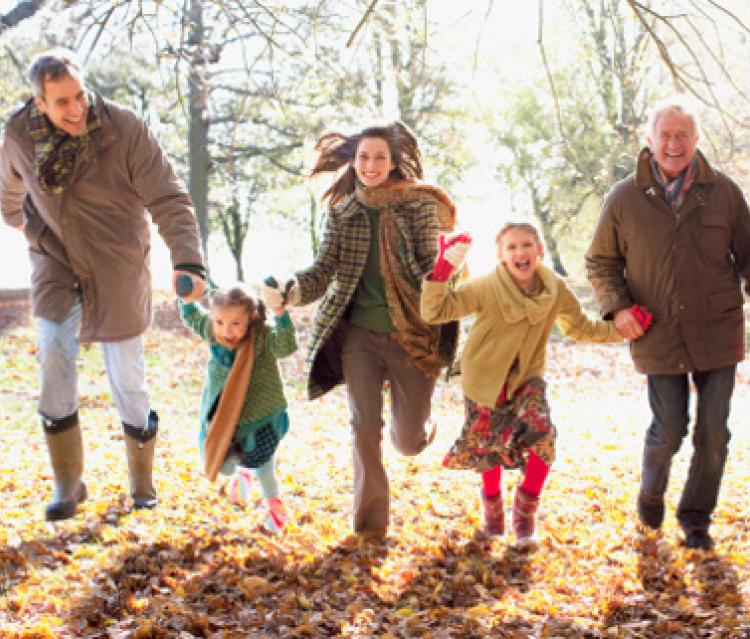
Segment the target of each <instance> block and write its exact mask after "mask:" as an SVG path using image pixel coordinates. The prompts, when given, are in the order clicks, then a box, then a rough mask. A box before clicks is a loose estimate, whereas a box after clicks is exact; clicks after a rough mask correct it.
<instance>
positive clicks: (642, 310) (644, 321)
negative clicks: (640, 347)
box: [630, 304, 654, 333]
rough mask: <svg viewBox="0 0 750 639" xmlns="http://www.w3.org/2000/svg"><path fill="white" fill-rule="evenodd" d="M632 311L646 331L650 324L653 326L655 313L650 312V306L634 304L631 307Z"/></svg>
mask: <svg viewBox="0 0 750 639" xmlns="http://www.w3.org/2000/svg"><path fill="white" fill-rule="evenodd" d="M630 312H631V313H633V315H634V316H635V319H637V320H638V323H639V324H640V325H641V328H642V329H643V332H644V333H645V332H646V331H647V330H648V328H649V326H651V322H652V321H653V319H654V314H653V313H649V311H648V306H639V305H638V304H633V306H631V307H630Z"/></svg>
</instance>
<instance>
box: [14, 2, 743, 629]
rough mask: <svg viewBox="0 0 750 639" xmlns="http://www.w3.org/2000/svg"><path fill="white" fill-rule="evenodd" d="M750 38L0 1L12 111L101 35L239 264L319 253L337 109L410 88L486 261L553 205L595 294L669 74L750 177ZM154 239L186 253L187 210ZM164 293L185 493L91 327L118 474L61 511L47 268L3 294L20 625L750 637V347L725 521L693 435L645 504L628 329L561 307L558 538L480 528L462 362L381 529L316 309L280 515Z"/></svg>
mask: <svg viewBox="0 0 750 639" xmlns="http://www.w3.org/2000/svg"><path fill="white" fill-rule="evenodd" d="M749 38H750V4H749V3H747V2H744V1H736V2H730V1H722V2H719V1H713V0H702V1H698V0H684V1H676V0H675V1H667V0H664V1H651V2H647V1H643V2H636V1H635V0H627V1H621V0H546V1H544V0H539V2H537V3H531V2H529V3H519V2H499V1H498V0H494V1H492V0H489V1H485V2H482V1H476V2H470V3H455V2H448V1H447V0H445V1H443V0H426V1H424V0H403V1H400V2H395V1H393V0H368V1H367V2H361V1H357V0H349V1H347V2H343V1H340V0H339V1H327V0H317V1H316V2H305V1H298V2H254V1H239V0H237V1H234V0H224V1H220V0H212V1H209V0H185V1H184V2H177V1H176V0H172V1H150V0H140V1H136V0H106V1H94V0H67V1H60V0H48V1H44V0H29V1H25V2H11V1H8V0H0V69H1V72H0V111H2V112H4V113H9V112H10V110H12V109H13V108H15V107H16V106H18V105H19V104H21V103H22V101H23V100H25V99H27V98H28V89H27V87H26V84H25V82H24V80H23V72H24V69H25V68H26V65H27V63H28V60H29V59H30V58H31V56H32V55H33V54H34V53H35V52H37V51H39V50H42V49H44V48H47V47H49V46H52V45H65V46H68V47H71V48H73V49H75V50H77V51H78V52H79V55H80V56H81V57H82V58H83V59H84V60H85V61H86V63H87V67H88V70H89V79H90V82H91V84H92V86H93V87H94V88H95V89H96V90H97V91H100V92H101V93H103V94H105V95H107V96H109V97H112V98H114V99H116V100H118V101H120V102H122V103H125V104H127V105H129V106H130V107H132V108H133V109H135V110H136V111H137V112H139V113H140V114H141V115H142V116H143V117H144V118H145V119H146V120H147V121H148V122H149V123H150V125H151V127H152V128H153V130H154V131H155V133H156V134H157V135H158V137H159V139H160V141H161V142H162V144H163V145H164V147H165V148H166V149H167V152H168V153H169V154H170V156H171V157H172V158H173V160H174V161H175V164H176V166H177V167H178V170H179V171H180V173H181V175H182V176H183V177H184V179H185V181H186V183H187V184H188V185H189V188H190V191H191V194H192V196H193V198H194V200H195V203H196V209H197V212H198V215H199V219H200V221H201V228H202V233H203V239H204V243H205V246H206V249H207V254H208V256H209V261H210V265H211V272H212V276H213V277H214V278H215V279H216V280H218V281H219V282H222V281H224V280H228V279H231V278H237V277H243V276H244V277H245V278H246V279H248V280H252V281H255V280H257V278H259V277H260V276H262V275H265V274H266V273H268V272H277V271H279V270H282V269H291V268H296V267H299V266H303V265H305V264H307V263H309V260H310V259H311V256H312V254H313V253H314V251H315V248H316V246H317V242H318V239H319V234H320V230H321V221H322V219H323V217H324V210H323V209H322V207H321V205H320V204H319V202H318V196H319V194H320V191H321V185H320V184H311V183H310V182H309V181H308V180H307V179H306V178H305V172H306V169H307V167H308V166H309V159H310V151H311V147H312V144H313V143H314V140H315V139H316V137H317V136H318V135H319V134H320V133H322V132H323V131H324V130H326V129H328V128H332V127H335V128H340V129H343V130H354V129H357V128H359V127H360V126H361V125H362V124H363V123H365V122H369V121H371V120H373V119H377V120H381V119H386V120H388V119H393V118H401V119H403V120H404V121H405V122H406V123H407V124H409V125H410V126H411V127H412V128H413V129H414V130H415V131H416V133H417V135H418V137H419V139H420V141H421V144H422V148H423V153H424V158H425V166H426V169H427V173H428V178H429V180H430V181H433V182H436V183H438V184H440V185H441V186H443V187H444V188H445V189H446V190H447V191H448V192H449V193H450V194H451V195H452V197H453V198H454V199H455V200H456V202H457V204H458V208H459V216H460V221H461V226H462V227H463V228H466V229H468V230H470V231H472V232H473V233H474V235H475V237H476V238H477V241H476V242H475V247H474V249H473V251H472V255H471V259H472V260H474V261H473V262H471V266H472V269H473V270H475V271H481V270H482V269H483V268H485V267H487V266H488V265H489V263H490V262H491V260H492V237H493V236H494V231H495V229H497V228H498V227H499V226H500V225H501V224H502V222H503V220H504V219H505V218H507V217H510V216H513V217H519V216H530V217H533V218H534V219H535V220H536V221H537V222H538V223H539V224H540V225H541V226H542V228H543V230H544V234H545V240H546V244H547V248H548V251H547V253H548V259H549V261H550V263H551V264H552V265H553V266H554V267H555V268H556V269H557V270H558V271H559V272H561V273H565V274H567V275H568V276H569V278H570V280H571V282H572V283H573V284H574V286H575V287H576V290H577V292H578V293H579V294H580V295H581V297H582V298H583V299H584V301H585V303H586V304H587V306H588V308H589V310H590V311H592V312H593V311H594V310H595V309H594V308H593V305H592V303H591V300H590V296H589V292H588V290H587V288H586V287H585V283H584V282H583V281H582V276H583V272H582V252H583V250H584V249H585V246H586V244H587V242H588V239H589V238H590V236H591V232H592V229H593V224H594V223H595V220H596V216H597V213H598V208H599V205H600V202H601V198H602V196H603V195H604V194H605V193H606V191H607V189H608V188H609V187H610V186H611V185H612V183H613V182H614V180H616V179H618V178H619V177H622V176H624V175H626V174H627V173H628V172H629V171H630V170H631V169H632V166H633V159H634V157H635V155H636V153H637V151H638V149H639V147H640V146H641V144H642V141H643V135H642V134H643V131H642V125H643V123H644V120H645V114H646V111H647V108H648V106H649V105H650V104H651V103H652V102H653V101H654V100H656V99H659V98H661V97H665V96H666V95H668V94H670V93H672V92H674V91H683V92H686V93H689V94H691V95H692V96H693V98H694V99H695V100H696V101H697V102H698V104H700V105H701V110H702V116H703V124H704V127H703V137H702V141H701V144H700V147H701V149H702V150H703V151H704V152H705V153H706V155H707V156H708V157H709V158H710V160H711V161H712V162H713V163H715V164H716V165H717V166H719V167H721V168H722V169H724V170H726V171H727V172H728V173H729V174H730V175H732V176H733V177H734V178H735V179H736V180H737V181H738V182H740V184H742V185H743V187H745V188H747V186H748V180H749V179H750V176H749V175H748V166H750V165H748V154H749V153H750V144H748V142H749V140H750V138H749V129H750V97H749V94H748V91H749V89H748V87H750V82H748V80H749V77H748V76H749V74H750V64H748V63H749V62H750V40H749ZM0 241H1V242H2V245H3V256H2V257H0V260H1V262H0V264H1V265H2V269H0V288H6V289H7V288H21V289H23V286H25V279H26V277H27V276H26V271H25V270H24V269H25V268H26V258H25V255H24V253H23V247H22V242H21V239H20V238H19V237H17V233H15V232H14V231H11V230H7V229H4V230H3V231H0ZM16 246H18V247H20V248H19V249H18V251H16V252H14V251H15V249H14V247H16ZM160 251H161V254H160ZM154 258H155V271H156V275H157V277H159V276H160V273H159V270H158V265H159V260H162V262H165V261H166V260H165V259H164V256H163V250H162V249H160V247H159V245H158V240H157V241H155V254H154ZM166 271H168V268H167V269H166ZM166 271H165V272H166ZM19 274H20V277H14V276H18V275H19ZM164 277H165V278H166V275H165V276H164ZM163 281H166V279H164V280H163ZM19 282H20V284H19ZM157 302H158V312H157V315H156V322H155V325H154V327H153V328H152V329H151V330H150V331H149V333H148V334H147V353H148V358H149V359H148V371H149V376H150V379H149V381H150V384H151V387H152V388H153V389H154V401H155V404H157V406H156V407H157V409H158V410H159V412H160V414H161V415H162V423H163V424H164V428H163V431H162V434H161V443H160V446H159V453H158V459H157V465H158V471H157V483H158V489H159V493H160V496H161V498H162V502H161V504H160V506H159V507H158V508H157V509H156V510H154V511H153V512H145V513H130V508H129V506H130V504H129V503H128V498H127V496H126V493H127V488H126V481H127V478H126V476H125V463H124V450H123V449H124V444H123V442H122V435H121V429H120V428H119V425H118V423H117V418H116V415H115V413H114V411H113V409H112V405H111V397H110V395H109V391H108V388H107V386H106V383H105V381H104V379H105V376H104V371H103V364H102V362H101V358H100V355H99V351H98V349H97V348H95V347H87V348H84V350H83V353H82V358H81V393H82V411H81V413H82V419H83V422H84V429H85V435H84V437H85V441H86V451H87V470H86V480H87V483H88V485H89V488H90V492H91V497H90V499H89V500H87V502H86V503H85V504H84V506H83V507H82V509H81V513H80V514H79V515H78V516H77V517H76V518H74V519H72V520H70V521H67V522H63V523H60V524H56V525H49V524H46V523H45V522H44V521H43V518H42V506H43V504H44V502H46V501H47V500H48V499H49V495H50V490H51V482H50V476H49V465H48V462H47V459H46V453H45V450H44V446H43V436H42V433H41V429H40V428H39V426H38V419H37V416H36V414H35V401H36V392H37V390H36V389H37V380H36V362H35V359H34V356H35V343H36V333H35V330H34V328H33V326H32V324H31V322H30V319H29V316H28V305H27V302H26V299H25V293H24V292H23V290H21V291H20V292H13V291H11V292H7V291H6V292H5V293H4V294H3V298H2V303H1V304H0V361H1V362H2V366H0V423H1V424H2V433H3V446H4V449H5V451H6V454H5V455H4V456H3V458H2V460H0V502H1V503H2V506H1V507H0V513H1V515H0V516H2V525H0V637H13V638H16V637H27V638H31V637H34V638H36V637H183V638H186V639H187V638H189V637H216V638H218V637H258V638H260V637H339V636H340V637H385V638H392V637H422V638H425V639H429V638H433V639H439V638H443V637H451V638H452V637H484V636H503V637H722V638H723V637H738V638H747V637H750V615H748V604H749V603H750V565H749V564H748V538H749V535H750V526H749V523H750V514H748V511H747V485H748V481H749V480H750V474H748V470H747V469H748V467H750V466H749V462H750V459H749V455H750V453H749V452H748V451H749V450H750V448H749V447H748V438H749V437H750V435H749V434H748V429H747V427H746V424H744V423H743V416H745V415H747V414H748V408H749V402H750V392H748V377H749V376H750V373H748V368H747V365H745V364H743V365H742V366H741V367H740V370H739V374H738V383H737V392H736V394H735V398H734V403H733V412H732V419H731V422H730V426H731V428H732V430H733V440H732V444H731V456H730V460H729V462H728V467H727V473H726V477H725V481H724V484H723V488H722V494H721V502H720V505H719V507H718V509H717V512H716V518H715V525H714V527H713V529H712V532H713V534H714V535H715V539H716V541H717V547H716V549H715V550H714V551H711V552H703V551H689V550H686V549H684V548H682V547H681V546H680V543H679V541H680V534H679V531H678V530H677V527H676V525H675V522H674V518H673V512H674V507H675V503H676V500H677V498H678V496H679V488H680V486H681V484H682V481H683V479H684V476H685V472H686V462H687V460H688V459H689V453H690V443H689V441H686V443H685V445H684V447H683V450H682V451H681V452H680V454H679V456H678V458H677V459H676V461H675V466H674V469H673V477H674V481H673V482H672V484H671V485H670V489H669V493H668V507H669V514H668V517H667V522H666V525H665V528H664V530H663V531H662V532H661V533H659V534H650V533H647V532H644V531H642V530H641V529H640V528H639V527H638V526H637V525H636V523H635V517H634V500H635V494H636V491H637V486H638V476H639V467H640V449H641V441H642V435H643V430H644V428H645V426H646V424H647V422H648V409H647V406H646V402H645V387H644V382H643V379H642V378H641V377H640V376H638V375H636V374H635V373H634V372H633V369H632V364H631V362H630V359H629V356H628V353H627V347H626V346H600V347H592V346H583V345H576V344H571V343H569V342H565V341H561V340H559V339H557V338H555V339H554V340H553V343H552V345H551V348H550V359H549V375H548V382H549V386H550V402H551V405H552V411H553V418H554V419H555V422H556V424H557V425H558V428H559V429H560V439H559V448H558V459H557V461H556V464H555V467H554V470H553V472H552V474H551V476H550V480H549V484H548V487H547V488H546V491H545V494H544V498H543V506H542V511H541V515H540V532H541V534H542V538H543V541H542V544H541V546H540V548H539V550H538V551H537V552H536V553H534V554H531V555H525V554H523V553H518V552H517V551H516V550H515V549H514V547H513V545H512V538H509V539H507V538H504V539H499V540H494V541H492V542H489V543H488V542H487V541H486V540H482V539H481V537H478V536H477V535H476V529H477V527H478V526H479V525H480V517H481V514H480V509H479V499H478V489H479V486H478V482H477V478H476V477H475V476H474V475H473V474H471V473H461V472H454V471H447V470H444V469H443V468H442V467H441V460H442V456H443V454H444V452H445V451H446V450H447V447H448V446H449V445H450V443H451V442H452V441H453V439H454V438H455V436H456V433H457V430H458V428H459V425H460V421H461V411H462V407H461V396H460V389H459V384H458V380H457V379H456V378H453V379H451V380H448V381H445V380H444V381H441V382H440V384H439V386H438V390H437V393H436V396H435V404H434V413H435V418H436V420H437V422H438V426H439V432H438V437H437V439H436V441H435V443H434V444H433V445H432V446H431V447H430V448H429V449H428V450H427V451H425V452H424V453H423V454H422V455H420V456H419V457H417V458H414V459H406V458H402V457H400V456H398V455H397V454H395V453H394V452H393V450H392V449H391V447H390V446H389V444H388V443H387V442H386V444H385V455H386V460H387V464H388V468H389V472H390V476H391V482H392V488H393V500H394V503H393V513H394V521H393V525H392V527H391V534H390V535H389V537H388V538H387V539H386V540H385V541H384V542H382V543H377V544H363V543H362V542H361V540H358V539H356V538H352V537H350V536H349V531H350V501H351V462H350V455H351V447H350V443H349V433H348V428H347V419H348V415H347V413H348V411H347V409H346V404H345V397H344V395H343V393H342V391H341V389H339V390H337V391H335V392H333V393H331V394H329V395H328V396H326V398H324V399H323V400H320V401H318V402H315V403H313V404H309V403H308V402H306V400H305V399H304V393H303V381H302V380H303V377H304V367H303V364H302V352H303V350H304V344H305V339H306V335H307V331H308V329H309V325H310V313H311V312H312V310H313V309H296V310H295V312H294V319H295V322H296V323H297V326H298V329H299V333H300V340H301V350H300V353H298V354H297V355H295V356H294V357H292V358H290V359H289V360H287V361H285V362H284V364H283V368H284V375H285V378H286V379H287V387H288V398H289V402H290V411H291V418H292V430H291V432H290V434H289V436H288V437H287V438H286V439H285V440H284V442H283V444H282V447H281V452H280V460H279V472H280V476H281V482H282V486H283V490H284V492H285V499H286V502H287V504H288V506H289V509H290V511H291V512H292V513H293V523H292V524H290V526H289V528H288V530H287V532H286V533H285V534H284V535H283V536H277V537H271V536H269V535H267V534H266V533H264V532H263V530H262V529H261V527H260V526H259V523H260V521H261V520H262V510H261V506H262V504H261V500H260V497H259V495H258V494H257V493H256V494H255V496H254V497H253V499H251V502H250V504H249V505H248V508H246V509H239V508H237V507H235V506H233V505H231V504H230V503H229V502H228V501H227V500H226V498H225V497H224V496H222V495H221V494H220V490H219V487H218V486H216V485H214V484H210V483H209V482H208V481H207V480H206V479H205V478H203V477H202V476H201V474H200V472H199V467H198V464H197V452H196V442H195V429H196V419H197V407H198V395H199V391H200V384H201V378H202V376H203V370H204V368H203V367H204V362H205V352H204V350H203V347H202V345H200V344H199V343H197V342H196V341H195V340H194V339H193V338H191V337H190V336H189V335H188V334H187V333H186V332H185V331H184V330H182V329H181V328H180V326H179V323H178V321H177V319H176V314H175V302H174V299H173V298H172V297H171V296H169V295H168V294H162V293H160V294H158V296H157ZM515 480H516V477H515V476H514V475H513V474H512V473H509V474H508V476H507V480H506V482H505V489H504V490H505V496H506V501H507V502H509V500H510V495H511V493H512V489H513V486H514V483H515Z"/></svg>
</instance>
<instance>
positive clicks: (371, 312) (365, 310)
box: [349, 207, 396, 333]
mask: <svg viewBox="0 0 750 639" xmlns="http://www.w3.org/2000/svg"><path fill="white" fill-rule="evenodd" d="M364 208H365V210H366V211H367V215H368V217H369V218H370V250H369V251H368V253H367V261H366V262H365V268H364V271H363V272H362V279H361V280H359V284H357V289H356V290H355V291H354V297H353V298H352V307H351V313H350V315H349V323H350V324H352V325H354V326H361V327H362V328H366V329H369V330H371V331H375V332H377V333H393V332H394V331H395V330H396V327H395V326H394V325H393V320H391V314H390V311H389V310H388V303H387V302H386V299H385V284H384V283H383V272H382V271H381V270H380V242H379V237H380V211H378V210H377V209H370V208H367V207H364Z"/></svg>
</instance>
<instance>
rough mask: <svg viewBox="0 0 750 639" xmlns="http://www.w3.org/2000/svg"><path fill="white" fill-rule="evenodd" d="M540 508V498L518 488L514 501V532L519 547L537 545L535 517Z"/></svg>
mask: <svg viewBox="0 0 750 639" xmlns="http://www.w3.org/2000/svg"><path fill="white" fill-rule="evenodd" d="M538 507H539V496H536V497H534V496H533V495H530V494H529V493H527V492H526V491H525V490H524V489H523V488H521V487H520V486H518V487H517V488H516V495H515V497H514V499H513V532H514V533H515V535H516V540H517V545H518V546H521V547H529V546H533V545H536V538H535V537H534V515H535V514H536V510H537V508H538Z"/></svg>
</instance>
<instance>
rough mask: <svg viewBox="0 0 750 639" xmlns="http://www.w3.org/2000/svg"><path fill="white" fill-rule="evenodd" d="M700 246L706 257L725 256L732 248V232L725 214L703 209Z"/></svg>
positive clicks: (699, 229) (720, 257) (699, 230)
mask: <svg viewBox="0 0 750 639" xmlns="http://www.w3.org/2000/svg"><path fill="white" fill-rule="evenodd" d="M698 233H699V237H698V246H699V247H700V249H701V253H703V254H704V255H705V256H706V257H710V258H714V259H722V258H725V257H726V256H727V255H728V254H729V252H730V250H731V238H732V233H731V229H730V226H729V222H728V221H727V219H726V217H725V216H724V215H721V214H720V213H712V212H710V211H701V213H700V227H699V228H698Z"/></svg>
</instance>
